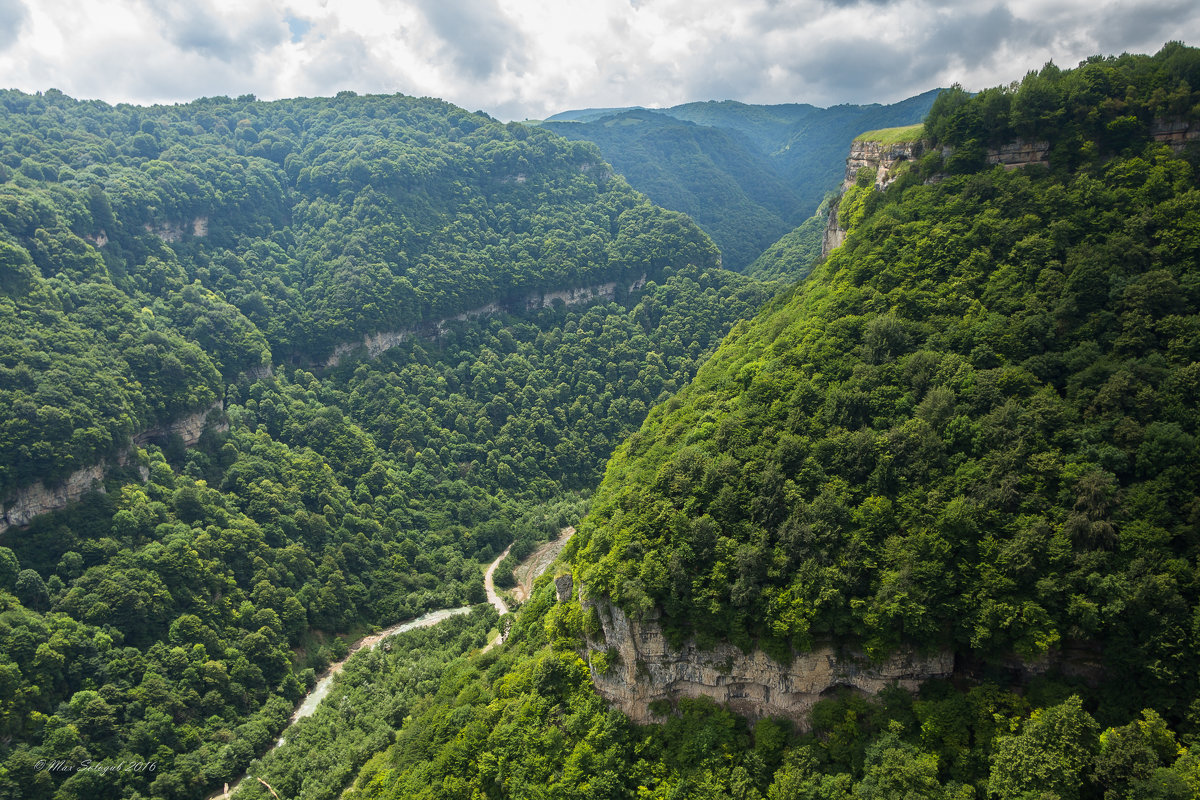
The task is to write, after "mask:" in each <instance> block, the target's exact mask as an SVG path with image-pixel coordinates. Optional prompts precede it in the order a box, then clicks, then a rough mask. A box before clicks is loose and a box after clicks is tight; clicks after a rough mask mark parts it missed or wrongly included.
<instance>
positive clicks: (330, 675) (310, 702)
mask: <svg viewBox="0 0 1200 800" xmlns="http://www.w3.org/2000/svg"><path fill="white" fill-rule="evenodd" d="M568 531H569V533H568ZM573 533H575V529H574V528H571V527H567V528H563V529H562V532H561V533H560V535H559V538H558V539H556V540H555V541H553V542H548V543H547V544H544V545H542V546H541V547H540V548H538V549H537V551H536V552H535V553H534V554H533V555H532V556H530V558H529V559H527V560H526V562H525V564H523V565H522V568H524V567H525V566H526V565H528V564H530V563H531V562H532V564H533V566H532V567H530V568H528V569H523V570H522V573H521V575H522V583H521V584H520V585H518V587H517V590H518V596H520V597H523V598H524V597H528V596H529V589H530V587H531V586H532V584H533V580H534V578H536V577H537V576H538V575H541V574H542V573H543V572H545V571H546V567H548V566H549V565H550V562H551V561H553V560H554V559H555V558H557V557H558V554H559V553H560V552H562V546H563V545H564V544H566V542H567V540H568V539H570V538H571V534H573ZM550 549H553V556H551V557H550V558H546V556H547V554H548V553H549V552H550ZM510 550H512V545H511V544H510V545H509V546H508V547H506V548H504V552H503V553H501V554H500V555H499V556H497V557H496V560H495V561H493V562H492V563H491V564H488V568H487V569H486V570H485V571H484V573H483V586H484V589H486V590H487V599H488V602H489V603H491V604H492V605H493V606H494V607H495V608H496V610H497V611H499V612H500V616H504V615H505V614H507V613H509V612H508V605H507V604H506V603H505V602H504V599H503V598H501V597H500V595H499V594H498V593H497V592H496V584H495V582H494V581H493V576H494V575H495V574H496V568H497V567H499V566H500V562H501V561H503V560H504V559H505V558H506V557H507V556H508V552H509V551H510ZM539 563H540V564H541V566H540V568H538V566H537V565H538V564H539ZM526 581H528V583H529V586H526V585H525V582H526ZM522 590H523V594H522ZM470 611H471V607H470V606H459V607H457V608H442V609H438V610H437V611H430V612H429V613H428V614H425V615H423V616H420V617H417V618H416V619H410V620H406V621H405V622H400V623H397V624H396V625H393V626H391V627H390V628H384V629H383V630H382V631H380V632H379V633H373V634H371V635H369V636H364V637H362V638H361V639H359V640H358V641H356V642H355V643H354V644H352V645H350V651H349V653H347V654H346V657H345V658H343V659H342V660H341V661H338V662H336V663H334V664H330V665H329V669H327V670H325V672H324V673H323V674H322V675H321V678H320V680H318V681H317V684H316V686H314V687H313V688H312V689H311V690H310V691H309V693H308V694H306V695H305V696H304V700H303V701H301V703H300V705H299V706H297V707H296V710H295V712H294V713H293V714H292V717H291V719H290V720H288V727H291V726H292V725H294V724H296V721H297V720H300V719H303V718H304V717H309V716H312V714H313V712H315V711H316V710H317V706H319V705H320V704H321V701H322V700H324V699H325V697H326V695H328V694H329V690H330V689H331V688H333V679H334V676H336V675H337V674H338V673H339V672H341V671H342V667H344V666H345V665H346V662H347V661H348V660H349V659H350V657H351V656H353V655H354V654H355V653H357V652H358V651H360V650H370V649H371V648H372V647H375V645H377V644H379V643H380V642H382V641H383V640H384V639H386V638H387V637H389V636H394V635H395V634H397V633H404V632H405V631H411V630H415V629H417V628H428V627H430V626H431V625H436V624H438V623H439V622H441V621H442V620H446V619H449V618H450V617H455V616H458V615H459V614H467V613H470ZM501 631H503V628H502V629H501ZM503 641H504V634H503V633H501V635H500V636H497V637H496V638H495V639H494V640H492V641H491V642H490V643H489V644H488V645H487V646H486V647H484V648H483V652H485V653H486V652H487V651H488V650H491V649H492V648H493V647H495V646H496V645H498V644H500V643H501V642H503ZM286 741H287V728H285V729H284V730H283V734H281V735H280V737H279V741H277V742H276V743H275V746H274V747H272V748H271V749H272V750H274V749H275V747H279V746H280V745H282V744H284V743H285V742H286ZM268 752H270V751H268ZM264 755H265V753H264ZM248 777H249V776H248V775H245V774H243V775H242V776H241V777H240V778H238V780H237V782H236V783H234V785H233V787H232V788H230V786H229V784H225V789H224V791H220V792H217V793H216V794H214V795H211V796H210V797H209V798H208V800H221V798H228V797H231V796H232V795H233V794H234V793H235V792H237V790H238V787H240V786H241V785H242V781H244V780H246V779H247V778H248Z"/></svg>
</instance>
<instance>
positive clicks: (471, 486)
mask: <svg viewBox="0 0 1200 800" xmlns="http://www.w3.org/2000/svg"><path fill="white" fill-rule="evenodd" d="M0 128H2V129H3V130H4V131H5V132H6V134H8V135H7V136H6V137H4V138H3V139H2V140H0V161H3V162H4V163H8V164H11V165H13V166H14V167H17V168H18V170H17V171H16V172H15V173H14V175H13V176H10V177H9V178H8V180H7V181H6V182H5V183H3V184H0V344H2V347H0V498H3V499H4V500H5V501H6V502H7V501H8V499H9V498H10V497H12V493H13V491H14V490H16V489H20V488H28V487H29V485H30V484H33V483H34V482H35V481H37V480H41V481H42V482H43V483H45V484H46V485H47V486H51V487H53V484H54V483H55V481H57V480H59V479H61V478H63V477H65V476H67V475H68V474H70V473H72V472H74V471H76V470H78V469H80V468H81V467H90V466H93V465H96V464H97V463H98V462H99V461H100V460H101V459H105V463H106V466H107V467H108V475H107V480H105V481H104V482H103V487H102V488H106V489H107V493H105V494H102V493H98V492H97V493H92V494H90V495H88V496H86V497H85V498H84V500H83V502H81V503H79V504H77V505H75V506H73V507H71V508H70V509H68V510H67V511H65V512H62V513H58V514H51V515H43V516H42V517H39V518H38V519H36V520H35V521H34V523H33V524H32V525H31V526H29V527H28V528H25V529H10V530H9V531H7V532H6V533H5V535H4V544H5V545H6V547H5V548H2V549H0V725H2V726H3V729H2V730H0V797H6V798H7V797H13V798H17V797H19V798H22V800H24V798H49V797H63V798H66V797H88V798H91V797H95V798H101V797H109V796H111V797H126V796H128V797H133V796H143V797H163V798H195V797H200V796H203V795H205V794H207V793H210V792H212V791H213V790H215V789H218V788H219V787H220V785H221V783H222V782H223V781H226V780H232V779H233V778H235V777H236V776H237V775H238V774H239V773H240V772H241V771H242V770H243V769H244V768H245V767H246V765H247V764H248V763H249V762H250V761H251V760H252V759H253V758H254V757H255V756H257V755H260V754H261V753H262V752H264V750H266V749H267V748H268V747H269V746H270V745H271V744H272V743H273V742H274V741H275V738H276V737H277V736H278V733H279V731H280V730H281V728H282V726H283V725H284V723H285V721H286V719H287V717H288V715H289V713H290V711H291V708H292V706H293V705H294V703H295V702H296V701H297V700H298V699H299V698H300V697H301V695H302V694H303V691H304V685H305V683H306V682H307V680H308V678H309V677H311V675H312V672H313V670H319V669H322V668H323V667H324V666H326V665H327V664H329V663H330V662H331V661H333V660H336V659H339V658H341V657H342V656H344V655H345V654H346V652H347V646H348V645H347V643H348V641H351V640H352V638H353V636H354V635H356V634H357V633H358V632H361V631H364V630H368V629H371V628H373V627H376V626H382V625H389V624H392V623H395V622H398V621H400V620H403V619H406V618H410V617H415V616H417V615H419V614H421V613H422V612H425V611H428V610H432V609H438V608H449V607H461V606H464V605H470V604H474V603H480V602H483V601H484V599H485V597H484V589H483V581H482V572H483V566H484V564H485V563H486V562H487V561H490V560H491V559H493V558H494V557H495V555H496V554H497V553H499V552H500V551H502V550H503V549H504V547H505V546H506V545H507V544H509V543H510V542H513V541H514V540H517V541H518V543H519V544H520V546H521V548H528V547H532V546H533V545H534V544H536V543H537V542H540V541H544V540H546V539H548V538H552V537H553V536H554V535H556V534H557V533H558V531H559V529H561V528H562V527H563V526H565V525H568V524H573V523H575V522H577V520H578V517H579V514H580V513H582V510H583V509H584V508H585V507H586V495H587V493H588V492H589V491H590V490H591V489H592V488H593V487H594V486H595V484H596V482H597V481H598V480H599V475H600V471H601V469H602V467H603V464H604V460H605V459H606V458H607V456H608V454H609V452H610V451H611V449H612V448H613V447H614V446H615V444H616V442H617V441H618V439H619V438H620V437H623V436H625V435H627V434H628V433H629V432H630V431H632V430H635V429H636V427H637V426H638V425H639V424H640V423H641V421H642V419H643V418H644V416H645V414H646V413H647V411H648V409H649V407H650V406H651V405H653V404H654V403H657V402H660V401H662V400H665V399H666V397H668V396H669V395H670V393H671V392H673V391H675V390H676V389H677V388H678V387H679V386H682V385H684V384H685V383H687V382H688V381H689V380H690V379H691V377H692V375H693V374H694V372H695V369H696V368H697V366H698V365H699V363H700V362H701V361H702V360H703V359H704V358H705V357H706V356H707V355H708V354H709V353H710V352H711V350H712V349H713V347H715V345H716V343H717V342H718V341H719V340H720V339H721V338H722V337H723V336H724V335H725V333H726V332H728V330H729V328H730V327H731V326H732V325H733V323H734V322H735V321H736V320H737V319H739V318H742V317H745V316H748V315H749V314H750V313H752V311H753V309H754V308H756V307H757V306H758V305H759V304H761V302H762V301H763V300H765V298H766V297H767V296H768V290H767V289H765V288H764V287H762V286H761V285H759V284H757V283H755V282H754V281H752V280H750V279H748V278H743V277H740V276H737V275H733V274H730V273H727V272H723V271H721V270H719V269H717V268H716V267H715V266H714V265H715V262H716V252H715V250H714V248H713V246H712V243H711V242H710V241H709V240H708V239H707V237H705V236H704V234H703V233H701V232H700V231H699V230H698V229H697V228H696V227H695V225H693V224H692V223H691V222H690V221H689V220H687V219H686V218H685V217H683V216H682V215H680V214H677V213H672V212H664V211H662V210H661V209H657V208H654V207H652V206H650V205H649V204H648V203H647V202H646V201H645V199H644V198H642V197H641V196H639V195H637V194H636V193H634V192H633V191H631V190H630V189H629V187H628V186H627V185H626V184H624V182H623V181H621V180H620V179H614V178H612V176H611V171H610V170H609V169H608V167H607V166H606V165H604V164H602V163H601V162H600V161H599V159H598V157H597V155H596V153H595V151H594V149H593V148H590V147H588V146H586V145H576V144H571V143H569V142H566V141H564V140H561V139H559V138H557V137H554V136H551V135H549V134H547V133H545V132H536V131H534V132H531V131H528V130H527V129H525V128H523V127H520V126H503V125H500V124H498V123H496V122H495V121H493V120H490V119H488V118H487V117H485V116H482V115H469V114H465V113H463V112H462V111H460V110H458V109H455V108H453V107H451V106H448V105H446V104H443V103H439V102H436V101H431V100H414V99H411V98H404V97H375V98H355V97H341V98H337V99H332V100H331V99H318V100H296V101H285V102H282V103H274V104H267V103H257V102H253V101H252V100H248V99H244V98H243V99H239V100H229V99H228V98H217V99H213V100H203V101H197V102H196V103H193V104H189V105H186V106H172V107H161V108H152V109H138V108H132V107H127V106H121V107H117V108H112V107H109V106H106V105H104V104H101V103H78V102H75V101H72V100H70V99H68V98H65V97H63V96H62V95H61V94H58V93H55V92H50V93H46V94H44V95H39V96H30V95H24V94H21V93H19V92H6V93H2V94H0ZM643 277H644V278H646V279H648V282H646V283H645V285H642V279H643ZM609 281H611V282H614V283H616V284H617V285H618V287H619V288H617V289H616V290H615V291H614V292H613V293H612V294H613V297H612V300H611V301H606V302H603V303H598V304H593V305H592V306H591V307H588V308H569V309H568V308H564V307H562V306H560V305H555V306H554V307H551V308H546V309H541V310H539V311H527V310H526V304H525V302H524V298H525V297H526V295H528V294H530V293H535V294H536V293H539V292H541V291H543V290H545V291H551V290H555V291H557V290H565V289H570V288H573V287H581V286H594V285H596V284H600V283H604V282H609ZM634 283H637V284H638V285H637V286H636V287H634V288H633V289H632V290H631V289H630V286H631V285H632V284H634ZM490 302H497V303H499V304H500V305H502V306H504V307H507V308H511V309H514V310H515V312H516V313H514V314H512V315H509V314H494V315H492V316H491V317H485V318H484V319H482V320H480V319H476V318H474V317H471V318H468V319H466V320H460V321H454V320H448V321H446V322H445V323H444V324H443V325H442V326H440V327H439V326H438V325H436V324H433V323H432V322H431V321H432V320H438V319H441V318H443V317H447V316H451V317H452V316H453V315H455V314H457V313H459V312H462V311H464V310H467V309H470V308H473V307H477V306H481V305H485V304H487V303H490ZM422 322H429V323H430V324H427V325H424V326H420V323H422ZM417 327H421V331H422V332H421V333H420V334H418V335H414V336H415V338H410V339H408V340H406V341H405V342H404V344H403V346H402V347H401V348H400V349H397V350H394V351H393V352H391V353H388V354H386V355H385V356H384V358H382V359H380V360H378V361H376V362H361V361H356V360H354V359H353V358H347V359H345V360H346V361H347V362H348V363H347V364H346V365H345V366H344V367H342V368H340V369H338V370H330V371H326V372H325V373H324V374H320V375H315V374H313V372H309V371H306V370H304V369H294V368H293V367H294V366H295V364H292V365H288V366H287V367H281V366H280V362H281V361H283V362H288V361H292V362H299V364H301V365H310V364H311V363H312V362H314V361H319V360H320V359H321V357H322V356H324V355H327V354H328V353H329V351H330V350H331V348H332V347H333V345H334V344H338V343H348V342H353V341H355V340H360V339H361V336H362V334H364V333H367V332H375V331H380V330H399V329H408V330H412V329H414V328H417ZM273 362H274V364H275V368H274V372H272V371H271V365H272V363H273ZM216 402H223V404H224V409H223V413H221V412H218V414H217V418H218V419H219V421H225V422H228V425H229V430H228V432H227V433H224V432H220V431H217V430H212V429H210V430H208V431H207V432H205V433H204V434H203V436H201V438H200V442H199V444H198V446H197V447H192V448H185V446H184V442H183V440H182V439H181V437H180V436H179V435H177V434H172V433H170V432H168V431H167V430H166V429H165V427H163V428H162V429H161V430H159V431H158V432H157V433H156V432H155V431H154V428H155V427H156V426H166V425H167V424H169V423H171V422H173V421H176V420H178V419H180V418H181V417H182V416H184V415H186V414H189V413H193V412H203V411H204V410H205V409H207V408H208V407H210V406H212V405H213V404H214V403H216ZM147 431H148V433H147V437H143V438H142V439H141V440H139V441H144V440H145V439H146V438H149V439H150V440H151V442H152V443H153V446H148V447H147V448H146V449H137V448H130V447H129V445H130V441H131V438H132V437H133V436H134V435H135V434H137V433H139V432H147ZM456 624H457V623H456ZM480 624H484V623H480ZM455 630H456V629H455V628H454V627H453V626H451V627H450V628H448V629H447V633H445V634H444V635H445V636H448V637H451V638H450V639H445V640H442V639H438V636H442V635H443V634H430V635H429V638H428V639H427V640H426V641H427V643H428V644H429V645H430V646H433V643H434V642H437V643H438V644H437V647H438V648H439V649H441V650H442V651H443V652H446V653H449V652H451V651H453V652H454V653H459V652H462V651H464V650H465V649H468V648H469V647H471V646H474V644H473V643H475V639H476V638H478V637H475V635H474V634H471V635H470V636H468V635H467V634H466V633H462V635H461V636H459V635H456V634H454V631H455ZM476 633H478V632H476ZM472 637H474V638H472ZM439 658H440V657H439ZM439 658H432V660H429V661H428V662H422V663H421V664H419V665H417V667H416V668H418V669H419V670H424V674H428V675H433V674H435V673H437V672H438V671H439V670H440V661H439ZM435 662H436V663H435ZM388 691H389V692H391V691H392V687H391V686H389V688H388ZM412 691H413V692H414V694H413V697H416V693H418V692H424V691H425V686H424V684H421V685H420V686H419V687H416V688H413V689H412ZM368 705H371V703H368ZM398 708H399V706H396V705H395V704H394V703H393V705H392V711H393V712H395V713H398V711H397V709H398ZM371 710H372V712H374V711H376V710H379V709H375V708H374V707H373V706H372V707H371ZM364 713H365V712H364ZM393 716H394V713H393ZM372 720H373V721H372V722H371V724H370V725H365V723H364V725H365V727H363V728H362V730H363V731H366V732H365V733H363V734H362V735H361V736H357V737H356V736H351V737H350V740H351V744H349V745H347V747H348V750H347V751H346V752H348V753H352V756H350V760H349V761H347V762H346V763H345V765H343V767H342V768H341V769H342V770H343V772H337V771H334V770H326V771H324V772H323V775H324V777H325V779H326V789H327V790H328V791H329V792H334V793H336V791H338V790H340V788H341V781H342V779H343V778H345V777H346V776H347V775H349V774H350V771H352V770H353V769H354V768H355V767H356V766H357V763H358V762H360V761H361V760H362V759H363V758H365V757H366V755H368V754H369V752H370V751H372V750H373V749H377V748H378V747H382V746H383V745H384V744H386V742H387V740H381V739H379V738H378V737H379V735H380V731H382V730H383V727H386V726H387V725H395V724H398V719H394V718H392V717H387V718H386V719H385V718H383V717H372ZM55 758H67V759H70V760H72V761H75V762H77V761H80V760H85V759H93V760H100V759H105V760H113V761H120V760H128V761H133V760H136V761H154V762H155V763H156V765H157V768H156V770H155V771H154V772H153V773H150V772H140V773H139V772H129V773H122V774H121V775H120V776H119V777H117V778H115V779H114V778H112V776H106V777H105V778H104V780H103V781H101V782H97V778H96V776H95V774H94V773H90V774H81V775H72V774H63V773H56V772H52V771H47V770H42V771H41V772H38V770H37V769H35V767H34V765H35V764H36V762H37V761H38V760H39V759H55ZM354 759H357V761H355V760H354ZM89 781H91V782H90V783H89Z"/></svg>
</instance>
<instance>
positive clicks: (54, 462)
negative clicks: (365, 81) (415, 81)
mask: <svg viewBox="0 0 1200 800" xmlns="http://www.w3.org/2000/svg"><path fill="white" fill-rule="evenodd" d="M0 131H3V132H4V134H5V136H4V137H3V140H2V143H0V163H5V164H8V165H9V166H11V167H13V168H14V170H16V171H15V172H14V174H13V175H12V176H11V177H10V178H9V179H8V180H7V181H5V182H3V183H0V341H2V342H3V343H4V347H3V348H2V349H0V354H2V355H0V454H2V455H0V497H7V496H9V494H10V492H11V490H12V489H13V488H15V487H16V486H18V485H26V484H29V483H32V482H33V481H34V480H36V479H44V480H46V481H49V482H53V481H56V480H60V479H62V478H64V477H65V476H66V475H67V474H69V473H71V472H72V471H74V470H76V469H78V468H80V467H83V466H89V465H91V464H94V463H96V462H97V461H98V460H99V459H100V458H101V457H105V456H107V457H110V458H111V457H115V456H116V455H117V454H118V453H119V451H120V450H121V449H122V448H123V447H124V446H125V445H127V444H128V442H129V439H130V437H131V435H133V434H134V433H137V432H140V431H144V430H147V429H149V428H152V427H154V426H155V425H159V424H162V423H165V422H168V421H170V420H172V419H175V418H177V417H179V416H180V415H182V414H184V413H186V412H194V411H199V410H202V409H204V408H206V407H207V406H209V405H211V404H212V403H213V402H214V401H215V400H217V399H219V398H220V396H221V394H222V389H223V383H225V382H229V381H233V380H235V379H236V378H237V376H238V375H239V374H241V373H248V374H250V375H256V374H259V373H260V372H261V370H262V368H263V367H264V366H266V365H268V364H270V363H271V361H272V354H273V355H274V359H275V360H295V361H297V362H303V363H310V362H311V361H313V360H319V359H321V358H322V357H324V356H326V355H327V354H328V353H329V352H330V351H331V350H332V349H333V347H334V346H335V345H337V344H342V343H346V342H351V341H353V340H355V339H356V338H361V335H362V334H365V333H369V332H378V331H391V330H399V329H407V328H412V327H414V326H416V325H417V324H418V323H421V322H423V321H428V320H436V319H441V318H444V317H448V316H453V315H455V314H458V313H459V312H462V311H464V310H466V309H470V308H474V307H478V306H483V305H485V304H488V303H492V302H497V301H499V302H507V301H510V300H511V301H514V303H515V305H517V306H521V303H520V302H519V299H520V298H523V297H524V296H525V295H527V294H530V293H536V292H540V291H543V290H562V289H569V288H573V287H579V286H585V285H593V284H597V283H603V282H606V281H617V282H619V283H620V284H621V285H622V286H626V287H627V286H629V285H630V284H631V283H633V282H634V281H636V280H639V279H641V278H642V277H643V276H648V277H650V278H652V279H660V278H661V277H662V271H663V270H664V269H665V268H669V267H674V268H681V267H684V266H687V265H689V264H695V265H698V266H712V265H714V264H715V263H716V261H717V254H716V251H715V249H714V248H713V246H712V244H711V242H710V241H709V240H708V239H707V237H705V236H704V234H703V233H701V232H700V231H699V230H698V229H697V228H696V227H695V226H694V225H693V224H691V223H690V222H689V221H688V220H687V219H686V218H683V217H681V215H679V214H674V213H671V212H665V211H663V210H661V209H658V208H655V207H652V206H650V205H649V204H648V203H647V202H646V201H645V199H644V198H642V197H640V196H639V195H637V194H636V193H635V192H633V191H632V190H630V188H629V187H628V185H627V184H625V183H624V181H622V180H620V179H616V178H613V177H612V175H611V172H610V170H609V169H608V168H607V166H606V165H604V164H603V163H602V162H601V161H600V158H599V156H598V154H597V153H596V151H595V148H594V147H591V146H589V145H586V144H578V143H570V142H567V141H565V140H563V139H561V138H559V137H555V136H552V135H550V134H548V133H546V132H543V131H536V130H535V131H531V130H529V129H527V128H525V127H523V126H518V125H508V126H506V125H501V124H500V123H497V122H496V121H495V120H492V119H490V118H489V117H487V116H485V115H481V114H466V113H465V112H463V111H461V110H460V109H456V108H454V107H453V106H450V105H447V104H445V103H442V102H439V101H435V100H428V99H426V100H417V99H413V98H408V97H403V96H391V97H383V96H376V97H340V98H334V99H328V98H327V99H300V100H287V101H280V102H276V103H260V102H255V101H253V100H252V99H246V98H239V99H238V100H230V99H228V98H214V99H207V100H201V101H196V102H195V103H191V104H187V105H174V106H159V107H152V108H136V107H131V106H117V107H111V106H108V105H106V104H104V103H99V102H79V101H75V100H72V99H70V98H68V97H66V96H64V95H62V94H61V93H59V92H53V91H51V92H46V93H44V94H40V95H26V94H23V93H21V92H16V91H6V92H2V93H0Z"/></svg>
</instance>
